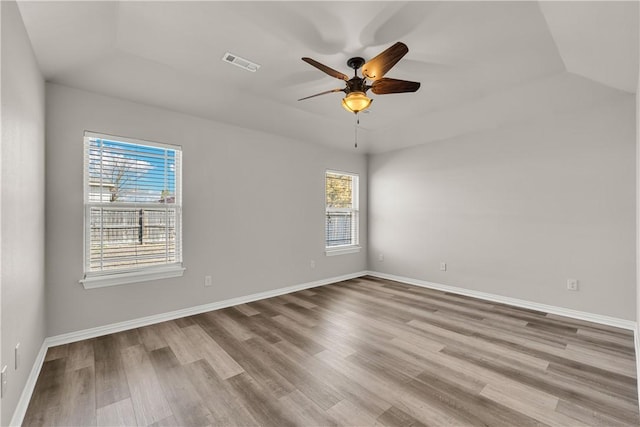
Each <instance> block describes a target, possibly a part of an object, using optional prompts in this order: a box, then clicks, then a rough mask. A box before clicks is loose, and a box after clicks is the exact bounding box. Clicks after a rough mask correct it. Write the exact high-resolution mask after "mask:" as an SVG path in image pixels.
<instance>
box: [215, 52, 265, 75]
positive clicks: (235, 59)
mask: <svg viewBox="0 0 640 427" xmlns="http://www.w3.org/2000/svg"><path fill="white" fill-rule="evenodd" d="M222 60H223V61H224V62H228V63H229V64H233V65H235V66H236V67H240V68H242V69H245V70H247V71H251V72H252V73H255V72H256V71H258V68H260V64H256V63H255V62H251V61H249V60H248V59H244V58H241V57H239V56H238V55H234V54H233V53H229V52H227V53H225V54H224V56H223V57H222Z"/></svg>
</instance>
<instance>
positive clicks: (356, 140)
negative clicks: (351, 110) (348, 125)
mask: <svg viewBox="0 0 640 427" xmlns="http://www.w3.org/2000/svg"><path fill="white" fill-rule="evenodd" d="M359 124H360V117H358V113H356V125H355V126H354V128H355V142H356V143H355V147H356V148H358V125H359Z"/></svg>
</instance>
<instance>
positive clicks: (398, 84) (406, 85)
mask: <svg viewBox="0 0 640 427" xmlns="http://www.w3.org/2000/svg"><path fill="white" fill-rule="evenodd" d="M418 89H420V83H419V82H410V81H408V80H397V79H388V78H386V77H385V78H382V79H380V80H376V81H375V82H373V84H372V85H371V91H372V92H373V93H375V94H376V95H384V94H387V93H403V92H415V91H417V90H418Z"/></svg>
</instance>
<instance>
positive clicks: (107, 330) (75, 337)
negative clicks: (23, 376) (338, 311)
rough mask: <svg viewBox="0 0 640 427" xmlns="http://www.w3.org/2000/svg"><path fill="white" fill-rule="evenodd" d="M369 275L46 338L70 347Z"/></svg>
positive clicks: (322, 281) (308, 283) (225, 301)
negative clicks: (70, 345)
mask: <svg viewBox="0 0 640 427" xmlns="http://www.w3.org/2000/svg"><path fill="white" fill-rule="evenodd" d="M366 273H367V272H366V271H360V272H358V273H351V274H345V275H343V276H337V277H330V278H328V279H322V280H317V281H314V282H307V283H302V284H300V285H293V286H287V287H285V288H279V289H273V290H271V291H265V292H259V293H256V294H251V295H246V296H242V297H237V298H231V299H227V300H223V301H217V302H212V303H209V304H203V305H197V306H195V307H189V308H183V309H181V310H175V311H170V312H168V313H160V314H154V315H153V316H147V317H140V318H138V319H132V320H126V321H124V322H118V323H112V324H110V325H104V326H98V327H97V328H90V329H83V330H81V331H76V332H69V333H67V334H61V335H55V336H53V337H49V338H47V339H46V340H45V342H46V343H47V346H48V347H54V346H56V345H62V344H68V343H71V342H76V341H81V340H85V339H89V338H95V337H99V336H102V335H107V334H112V333H115V332H121V331H126V330H128V329H134V328H139V327H142V326H147V325H152V324H154V323H160V322H165V321H167V320H173V319H179V318H181V317H186V316H193V315H194V314H200V313H206V312H207V311H213V310H220V309H222V308H227V307H231V306H234V305H238V304H246V303H248V302H252V301H257V300H261V299H266V298H272V297H276V296H278V295H284V294H290V293H292V292H297V291H301V290H303V289H309V288H315V287H317V286H323V285H328V284H330V283H336V282H342V281H343V280H349V279H354V278H356V277H361V276H364V275H365V274H366Z"/></svg>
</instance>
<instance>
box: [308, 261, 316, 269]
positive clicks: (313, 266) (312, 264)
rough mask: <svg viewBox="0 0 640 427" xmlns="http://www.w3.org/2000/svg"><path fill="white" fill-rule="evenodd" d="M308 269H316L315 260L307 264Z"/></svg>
mask: <svg viewBox="0 0 640 427" xmlns="http://www.w3.org/2000/svg"><path fill="white" fill-rule="evenodd" d="M309 267H311V268H316V262H315V260H311V262H310V263H309Z"/></svg>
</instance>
